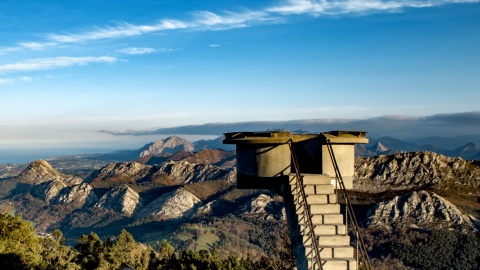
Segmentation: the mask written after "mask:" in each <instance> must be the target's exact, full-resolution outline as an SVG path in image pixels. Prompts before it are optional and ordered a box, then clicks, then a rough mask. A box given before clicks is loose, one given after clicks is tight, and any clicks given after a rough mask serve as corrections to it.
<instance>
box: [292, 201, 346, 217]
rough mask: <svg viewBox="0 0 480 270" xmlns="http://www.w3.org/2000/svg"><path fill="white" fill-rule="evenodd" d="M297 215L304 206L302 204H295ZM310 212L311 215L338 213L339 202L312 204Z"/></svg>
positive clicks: (301, 211)
mask: <svg viewBox="0 0 480 270" xmlns="http://www.w3.org/2000/svg"><path fill="white" fill-rule="evenodd" d="M295 207H296V212H297V215H300V214H302V213H303V211H304V208H303V206H298V205H297V206H295ZM310 213H311V214H312V215H315V214H338V213H340V205H339V204H331V203H327V204H312V205H310Z"/></svg>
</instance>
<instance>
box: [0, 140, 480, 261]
mask: <svg viewBox="0 0 480 270" xmlns="http://www.w3.org/2000/svg"><path fill="white" fill-rule="evenodd" d="M219 140H220V138H219V139H216V140H211V141H201V142H200V143H199V144H195V143H193V144H192V143H190V142H188V141H186V140H183V139H182V138H179V137H176V136H172V137H169V138H166V139H164V140H162V141H159V142H155V143H149V144H147V145H145V146H144V147H142V148H141V149H137V150H132V151H122V152H114V153H109V154H98V155H78V156H70V157H58V158H52V159H49V160H37V161H33V162H32V163H30V164H25V165H18V166H17V165H8V166H7V165H5V167H4V168H6V169H4V171H3V177H2V178H0V208H1V209H7V210H8V211H10V212H11V213H21V214H22V215H23V217H24V218H25V219H28V220H31V221H32V222H33V223H34V224H35V227H36V229H37V230H38V232H45V233H48V232H51V231H53V230H54V229H56V228H59V229H61V230H62V231H63V232H64V236H65V237H66V239H67V243H68V244H71V245H73V244H74V243H75V240H76V239H77V238H78V237H79V236H80V235H81V234H86V233H89V232H90V231H95V232H96V233H98V234H99V235H100V236H101V237H109V236H112V235H117V234H118V233H119V231H120V229H121V228H126V229H127V230H128V231H129V232H131V233H132V234H133V235H134V236H135V238H136V239H138V240H140V241H142V242H144V243H148V244H150V245H155V244H156V243H159V242H161V241H162V240H163V239H167V240H168V241H170V242H171V243H173V244H174V245H175V246H176V247H177V248H191V249H196V250H199V249H202V248H207V249H211V248H217V249H219V250H221V252H223V255H225V256H226V255H228V254H229V252H232V251H235V252H238V254H244V255H246V254H247V253H248V254H250V255H251V256H253V257H254V258H260V257H261V256H265V255H266V256H270V255H272V252H274V250H275V249H274V248H273V247H272V243H278V242H279V241H281V239H283V238H284V237H285V235H287V234H288V231H287V224H286V221H285V218H286V215H285V209H284V206H283V198H282V197H281V196H279V195H277V194H275V193H273V192H271V191H269V190H241V189H237V188H236V185H235V181H236V168H235V163H236V161H235V151H231V150H230V151H227V150H223V149H210V148H209V143H210V142H212V145H217V146H218V141H219ZM196 145H197V146H199V147H200V149H199V148H196ZM422 147H423V146H418V145H417V144H414V143H408V142H404V141H401V140H396V139H393V138H390V137H382V138H379V139H371V141H370V143H369V144H368V145H365V146H364V147H363V148H357V154H359V155H358V156H357V157H356V159H355V172H356V177H355V179H354V189H353V190H350V191H349V194H350V196H351V198H352V200H353V201H354V207H355V211H356V212H357V218H358V220H359V222H360V223H361V224H362V226H363V228H364V231H365V234H366V237H367V242H368V243H369V244H370V245H371V247H372V249H373V250H375V252H372V255H373V256H376V257H375V258H377V259H376V263H377V265H385V264H387V265H388V264H389V263H395V264H400V265H402V267H406V268H408V267H407V266H408V263H407V262H404V261H398V259H396V260H395V258H400V256H401V255H402V254H397V255H395V254H396V253H395V252H394V250H389V249H385V246H384V245H385V242H381V241H380V242H379V240H378V239H377V238H378V236H375V237H374V235H377V234H378V232H379V231H381V234H383V235H388V237H389V238H388V237H387V240H383V241H387V242H388V241H389V242H390V243H392V241H400V242H401V243H402V244H406V243H407V242H405V243H404V242H402V241H413V240H414V239H413V238H412V237H413V235H415V237H417V234H428V232H429V231H432V230H441V231H454V232H458V233H460V234H473V235H477V234H478V228H480V227H478V226H479V225H480V224H479V221H478V220H480V203H479V202H480V190H479V186H480V163H479V161H478V160H477V161H476V160H469V159H465V158H461V157H459V156H460V154H462V153H463V154H465V155H467V156H470V157H474V156H475V155H476V151H478V148H477V147H476V146H475V145H473V144H468V145H466V146H465V147H462V148H459V149H455V150H445V151H450V152H447V153H450V156H447V155H444V154H441V153H438V152H437V151H442V150H441V149H440V150H439V149H438V148H435V150H437V151H435V152H433V151H417V150H419V149H423V148H422ZM426 149H429V150H431V148H426ZM362 151H363V152H362ZM477 154H478V153H477ZM128 158H130V159H129V160H128ZM369 237H370V238H369ZM385 237H386V236H385ZM422 237H428V236H427V235H425V236H422ZM368 239H370V240H368ZM375 239H377V240H375ZM388 239H390V240H388ZM394 239H397V240H394ZM378 250H384V251H383V253H382V252H380V251H378ZM388 254H390V255H388ZM392 254H394V255H395V256H397V257H395V258H393V257H391V256H393V255H392ZM387 255H388V256H387ZM272 256H273V255H272ZM389 256H390V257H389ZM402 267H400V268H398V269H406V268H402ZM420 269H421V268H420Z"/></svg>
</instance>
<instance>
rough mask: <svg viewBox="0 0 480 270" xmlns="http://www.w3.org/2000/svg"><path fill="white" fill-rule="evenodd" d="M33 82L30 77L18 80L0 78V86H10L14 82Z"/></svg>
mask: <svg viewBox="0 0 480 270" xmlns="http://www.w3.org/2000/svg"><path fill="white" fill-rule="evenodd" d="M31 81H33V78H32V77H29V76H23V77H19V78H0V85H10V84H14V83H16V82H31Z"/></svg>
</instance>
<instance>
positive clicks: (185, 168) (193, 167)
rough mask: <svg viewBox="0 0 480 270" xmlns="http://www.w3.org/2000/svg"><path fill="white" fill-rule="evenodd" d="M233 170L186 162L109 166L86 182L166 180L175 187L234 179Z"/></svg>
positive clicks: (98, 171) (127, 163) (131, 163)
mask: <svg viewBox="0 0 480 270" xmlns="http://www.w3.org/2000/svg"><path fill="white" fill-rule="evenodd" d="M235 172H236V171H235V169H222V168H219V167H217V166H213V165H208V164H192V163H189V162H187V161H169V162H165V163H163V164H162V165H161V166H159V165H144V164H140V163H137V162H122V163H117V164H113V163H112V164H109V165H107V166H105V167H103V168H101V169H100V170H97V171H95V172H93V173H92V174H91V175H90V176H89V177H88V178H87V179H86V181H87V182H97V181H106V180H111V181H121V182H137V183H144V182H155V181H157V179H161V178H162V177H163V178H168V180H169V181H168V182H171V183H172V184H177V185H183V184H189V183H194V182H201V181H209V180H227V181H234V180H235V179H236V173H235Z"/></svg>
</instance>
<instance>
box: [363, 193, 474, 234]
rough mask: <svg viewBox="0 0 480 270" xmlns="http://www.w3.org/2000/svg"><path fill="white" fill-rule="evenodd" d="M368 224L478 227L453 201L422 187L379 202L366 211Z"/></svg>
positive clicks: (382, 225)
mask: <svg viewBox="0 0 480 270" xmlns="http://www.w3.org/2000/svg"><path fill="white" fill-rule="evenodd" d="M367 225H368V226H369V227H370V226H381V227H387V228H392V227H393V228H404V227H420V228H428V229H445V228H447V229H450V228H454V229H457V230H461V231H477V229H476V227H475V225H474V224H473V223H472V220H471V219H470V217H468V216H467V215H464V214H463V213H462V212H461V211H460V210H459V209H458V208H457V207H456V206H455V205H453V204H452V203H450V202H448V201H447V200H445V199H444V198H442V197H441V196H439V195H437V194H435V193H433V192H427V191H423V190H422V191H415V192H411V193H410V194H407V195H405V196H397V197H395V198H393V199H391V200H387V201H385V202H381V203H378V204H377V205H375V207H374V208H372V209H371V210H370V212H369V213H368V214H367Z"/></svg>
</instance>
